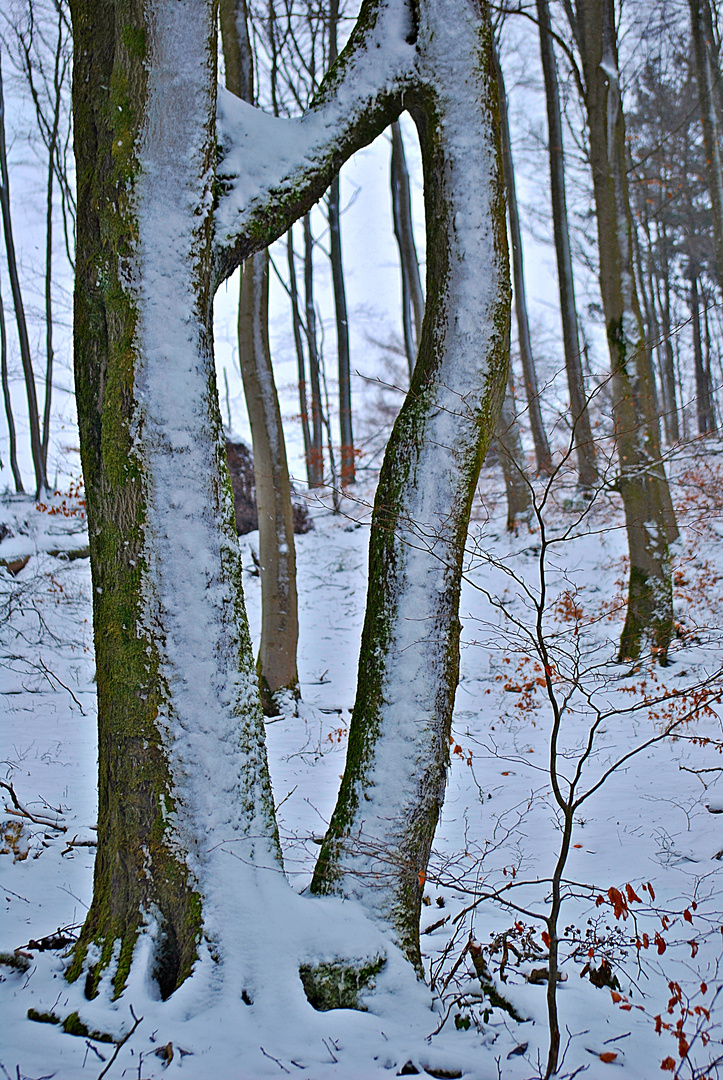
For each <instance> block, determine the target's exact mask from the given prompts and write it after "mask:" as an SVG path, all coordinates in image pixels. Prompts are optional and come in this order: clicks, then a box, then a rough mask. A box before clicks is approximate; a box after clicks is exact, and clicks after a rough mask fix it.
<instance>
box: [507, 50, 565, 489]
mask: <svg viewBox="0 0 723 1080" xmlns="http://www.w3.org/2000/svg"><path fill="white" fill-rule="evenodd" d="M496 66H497V81H498V84H499V100H500V132H501V138H502V164H503V168H504V177H505V192H506V195H507V216H508V218H509V223H510V246H511V248H512V277H513V281H514V299H515V313H516V315H517V338H518V343H519V347H520V360H521V361H522V379H523V382H524V384H525V397H526V399H527V411H528V415H529V418H530V428H531V429H532V441H533V443H534V445H535V458H536V461H537V471H538V473H545V474H546V475H548V476H549V475H550V473H551V472H552V456H551V454H550V446H549V444H548V441H547V435H546V434H545V426H544V424H543V422H542V412H541V411H540V390H539V387H538V385H537V373H536V371H535V361H534V357H533V355H532V342H531V340H530V321H529V318H528V315H527V292H526V289H525V272H524V265H523V257H522V230H521V229H520V215H519V211H518V207H517V191H516V188H515V171H514V165H513V161H512V144H511V141H510V123H509V117H508V114H507V97H506V94H505V83H504V78H503V75H502V68H501V66H500V64H499V60H496Z"/></svg>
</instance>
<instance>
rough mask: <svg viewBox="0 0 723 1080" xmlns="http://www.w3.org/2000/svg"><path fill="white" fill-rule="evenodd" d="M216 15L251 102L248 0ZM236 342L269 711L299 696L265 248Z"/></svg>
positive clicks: (236, 79)
mask: <svg viewBox="0 0 723 1080" xmlns="http://www.w3.org/2000/svg"><path fill="white" fill-rule="evenodd" d="M220 14H221V38H222V42H223V51H224V61H225V66H226V86H227V88H228V89H229V90H230V91H231V93H232V94H236V96H237V97H240V98H242V99H244V98H245V100H246V101H248V102H249V103H251V104H253V100H254V85H253V56H252V53H251V44H250V42H249V36H248V23H247V11H246V0H222V2H221V8H220ZM238 345H239V364H240V367H241V377H242V380H243V387H244V395H245V397H246V408H247V410H248V415H249V424H250V426H251V443H252V448H253V459H254V481H255V486H256V507H257V510H258V519H259V563H260V571H259V573H260V577H261V641H260V644H259V656H258V661H257V665H256V667H257V670H258V676H259V688H260V691H261V701H262V704H263V707H264V712H266V713H267V714H269V715H274V714H275V713H277V712H278V711H279V708H280V707H281V705H282V704H283V703H282V701H281V698H282V696H283V695H284V694H291V695H292V697H294V698H298V696H299V676H298V673H297V669H296V648H297V644H298V639H299V619H298V604H297V595H296V551H295V546H294V517H293V511H292V508H291V484H290V481H289V466H288V463H287V459H286V443H285V440H284V428H283V424H282V422H281V410H280V409H279V400H278V396H277V393H276V384H275V382H274V372H273V367H272V365H271V350H270V347H269V254H268V250H266V251H262V252H259V253H258V254H257V255H252V256H251V258H250V259H248V260H247V261H246V262H245V263H244V265H243V266H242V267H241V281H240V291H239V312H238Z"/></svg>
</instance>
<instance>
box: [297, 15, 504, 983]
mask: <svg viewBox="0 0 723 1080" xmlns="http://www.w3.org/2000/svg"><path fill="white" fill-rule="evenodd" d="M418 12H419V27H418V32H417V39H416V48H417V65H416V71H417V76H416V79H415V80H414V82H413V84H412V86H411V87H410V88H409V89H407V91H406V93H405V96H404V104H405V107H406V108H407V109H408V110H409V112H410V113H411V115H412V117H413V119H414V120H415V123H416V125H417V129H418V131H419V133H420V140H421V145H422V161H423V166H424V186H425V192H426V225H427V252H428V255H427V302H426V310H425V316H424V326H423V329H422V340H421V344H420V348H419V356H418V358H417V363H416V365H415V368H414V374H413V376H412V382H411V386H410V389H409V394H408V395H407V398H406V400H405V402H404V404H403V406H402V409H401V411H400V413H399V416H398V418H397V420H396V423H395V425H394V428H393V430H392V434H391V436H390V439H389V443H388V446H387V451H386V454H385V458H384V464H383V466H382V471H381V476H380V480H379V488H378V491H377V496H376V500H375V508H374V516H373V521H372V534H371V540H370V549H369V593H368V599H367V610H366V617H365V621H364V629H363V632H362V643H361V653H360V658H359V677H358V684H357V697H356V702H355V705H354V711H353V714H352V719H351V725H350V729H349V749H348V755H347V762H346V768H345V770H344V775H343V778H342V783H341V789H340V792H339V798H338V801H337V805H336V808H335V810H334V814H333V816H332V819H331V823H330V826H329V831H328V833H327V835H326V838H325V840H324V843H323V846H322V849H321V853H320V856H319V861H318V863H317V867H316V871H315V874H314V879H313V883H312V889H313V890H314V891H316V892H321V893H338V894H341V895H345V896H355V897H358V898H360V900H361V901H362V903H363V904H364V905H365V907H366V908H367V909H368V910H370V911H371V912H372V913H373V914H374V915H375V916H376V917H378V918H379V919H381V920H383V921H385V922H388V923H390V924H391V926H392V928H393V930H394V932H395V935H396V938H397V940H398V941H399V943H400V944H401V945H402V947H403V949H404V951H405V952H406V954H407V956H409V957H410V959H411V960H412V961H413V962H414V963H415V965H416V966H417V968H418V969H421V960H420V953H419V913H420V906H421V899H422V893H423V889H424V880H425V875H426V870H427V862H428V859H429V853H430V849H431V845H432V838H433V836H434V830H435V827H436V824H437V819H438V816H439V812H440V808H441V806H442V800H443V797H444V788H445V783H446V772H447V765H448V760H449V732H450V724H451V719H452V708H453V704H454V696H455V690H456V686H457V679H458V670H459V666H458V665H459V617H458V607H459V589H460V578H461V563H462V555H463V551H464V546H465V540H466V536H467V525H468V521H469V511H470V506H471V501H472V498H473V495H474V491H475V486H476V483H477V478H478V475H479V468H480V464H481V461H482V458H483V457H484V454H485V451H486V449H487V446H488V444H489V441H490V438H491V437H492V434H493V432H494V428H495V424H496V421H497V416H498V413H499V408H500V405H501V403H502V397H503V395H504V388H505V384H506V381H507V349H506V342H507V340H508V339H507V334H508V332H509V321H508V320H509V300H508V287H509V286H508V281H507V252H506V235H505V233H506V229H505V210H504V196H503V190H502V175H501V164H500V159H499V146H498V143H497V132H496V130H495V128H496V123H495V116H496V112H497V85H496V80H495V74H494V67H493V58H492V34H491V29H490V26H489V23H488V21H487V19H486V18H484V17H483V13H482V10H481V7H479V8H478V7H477V5H472V4H464V5H459V4H457V3H454V2H453V0H421V2H420V3H419V5H418ZM442 72H443V73H444V75H443V76H442V74H441V73H442ZM480 220H483V221H487V222H489V227H488V228H487V229H485V230H478V229H477V227H476V224H477V222H478V221H480ZM480 267H484V268H485V273H484V275H481V274H480V273H479V268H480Z"/></svg>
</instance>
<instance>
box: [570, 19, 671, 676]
mask: <svg viewBox="0 0 723 1080" xmlns="http://www.w3.org/2000/svg"><path fill="white" fill-rule="evenodd" d="M576 11H577V18H576V26H577V31H578V45H579V48H580V55H581V58H582V68H583V75H584V80H585V95H586V100H585V105H586V110H587V117H588V125H589V133H590V161H591V166H592V175H593V188H594V195H595V209H596V213H597V228H598V245H599V254H600V291H601V293H602V301H603V311H604V315H605V327H606V331H607V339H608V347H609V350H610V363H611V370H612V388H613V415H614V421H615V439H616V446H617V453H618V461H619V468H620V479H619V487H620V493H621V495H622V498H623V505H624V509H625V523H626V529H627V536H628V548H629V552H630V581H629V587H628V610H627V617H626V620H625V626H624V628H623V632H622V637H621V641H620V658H621V659H623V658H636V657H637V656H639V655H640V652H641V649H642V647H643V644H644V643H645V642H646V641H647V642H649V643H650V645H651V646H652V648H653V651H654V652H655V653H656V654H657V655H658V656H659V657H660V659H661V660H664V659H665V657H666V654H667V649H668V645H669V644H670V640H671V638H672V635H673V630H674V622H673V592H672V580H671V567H670V554H669V547H668V545H669V543H670V542H671V541H672V540H673V539H675V537H676V536H677V528H676V524H675V514H674V511H673V505H672V501H671V498H670V490H669V488H668V482H667V479H666V476H665V470H664V468H663V464H662V461H661V456H660V433H659V430H658V417H657V414H656V411H655V404H654V394H653V373H652V365H651V363H650V354H649V351H648V348H647V345H646V342H645V334H644V329H643V325H642V319H641V315H640V305H639V302H638V296H637V292H636V288H635V271H634V265H633V251H632V240H631V232H632V228H633V225H632V218H631V213H630V202H629V198H628V187H627V174H626V169H625V121H624V117H623V111H622V103H621V99H620V88H619V81H618V65H617V41H616V37H615V20H614V10H613V3H612V0H585V2H579V3H578V4H577V6H576Z"/></svg>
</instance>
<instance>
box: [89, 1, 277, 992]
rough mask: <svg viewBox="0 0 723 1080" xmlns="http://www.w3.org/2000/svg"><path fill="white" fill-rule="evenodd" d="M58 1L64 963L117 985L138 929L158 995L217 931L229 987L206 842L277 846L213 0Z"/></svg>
mask: <svg viewBox="0 0 723 1080" xmlns="http://www.w3.org/2000/svg"><path fill="white" fill-rule="evenodd" d="M71 13H72V18H73V32H74V41H75V69H74V79H73V87H74V97H73V117H74V129H75V146H76V156H77V163H78V174H77V175H78V250H77V278H76V292H75V374H76V392H77V401H78V414H79V422H80V439H81V456H82V462H83V471H84V476H85V483H86V491H87V501H88V527H89V537H90V549H91V567H92V582H93V601H94V628H95V648H96V671H97V688H98V725H99V749H98V756H99V814H98V852H97V857H96V862H95V871H94V891H93V901H92V905H91V908H90V911H89V913H88V916H87V918H86V921H85V924H84V926H83V930H82V932H81V935H80V939H79V942H78V945H77V947H76V950H75V956H74V960H73V964H72V967H71V969H70V972H69V977H70V978H71V979H74V978H78V977H79V976H81V975H82V976H84V978H85V988H86V994H87V996H93V995H94V994H96V993H97V991H98V984H99V980H100V978H101V975H102V974H103V973H104V972H106V971H108V969H109V976H110V977H111V979H112V985H113V987H114V989H115V993H116V994H119V993H120V992H121V991H122V990H123V987H124V985H125V981H126V979H127V976H128V972H129V970H130V966H131V961H132V958H133V953H134V949H135V945H136V942H137V940H138V937H139V934H140V933H141V931H143V932H144V933H145V936H146V937H147V938H150V940H151V942H152V949H151V958H150V972H149V974H150V975H151V976H152V977H153V978H155V980H156V981H157V983H158V986H159V988H160V992H161V994H162V996H163V997H167V996H168V995H169V994H171V993H172V992H173V991H174V990H175V989H176V988H177V987H178V986H179V985H180V984H181V983H182V982H183V980H184V979H185V978H186V976H187V975H188V974H189V973H190V971H191V968H192V966H193V964H194V962H195V961H196V959H197V957H199V956H200V953H201V952H202V951H203V952H204V955H205V956H208V950H209V949H210V950H211V952H212V953H213V955H214V956H215V957H216V960H217V962H219V963H220V964H221V966H222V969H223V971H224V975H225V977H226V978H227V979H230V980H237V982H239V983H240V985H238V993H239V994H240V993H241V987H242V986H243V983H242V982H240V980H241V979H243V974H242V973H241V971H239V970H237V971H232V970H231V969H230V968H229V966H228V965H224V959H225V958H226V957H227V956H228V954H229V952H233V951H234V950H235V949H236V948H237V945H236V939H237V936H238V927H239V926H243V925H244V919H243V912H242V911H240V910H239V899H238V883H236V885H235V886H230V887H229V885H227V884H225V882H226V881H227V880H228V877H229V858H228V857H227V856H226V857H224V856H223V854H222V848H221V846H220V844H221V842H222V841H223V840H224V839H226V840H228V839H229V838H233V839H234V840H235V841H236V842H237V852H238V853H239V854H241V855H243V856H244V858H245V863H244V865H245V866H247V867H248V873H252V872H253V871H252V867H253V866H255V865H258V864H259V863H260V864H268V863H273V864H275V865H276V866H277V867H278V866H279V862H280V855H279V850H278V842H277V838H276V833H275V825H274V815H273V800H272V795H271V788H270V783H269V777H268V770H267V765H266V755H265V747H264V733H263V717H262V713H261V709H260V705H259V702H258V695H257V691H256V673H255V670H254V664H253V658H252V655H251V649H250V641H249V636H248V629H247V626H246V620H245V611H244V606H243V596H242V589H241V566H240V560H239V554H238V544H237V540H236V535H235V529H234V521H233V503H232V496H231V489H230V481H229V479H228V473H227V470H226V467H225V458H224V452H225V451H224V442H223V437H222V430H221V421H220V416H219V412H218V399H217V393H216V386H215V375H214V365H213V347H212V321H211V300H212V292H211V277H210V270H211V259H210V254H211V246H210V245H211V224H212V219H211V207H212V204H213V199H212V183H213V175H214V170H213V164H214V158H215V153H216V143H215V126H214V111H215V110H214V105H215V81H216V34H215V7H214V4H213V3H212V2H211V0H208V2H205V0H193V2H191V0H179V2H175V3H173V4H169V3H167V2H165V0H145V2H142V0H113V2H111V0H73V2H72V4H71ZM211 778H212V779H211ZM202 934H203V936H202ZM211 966H214V965H213V964H211Z"/></svg>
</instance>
